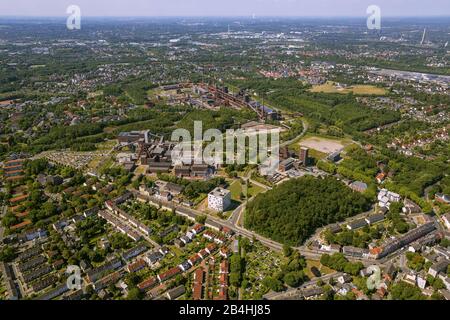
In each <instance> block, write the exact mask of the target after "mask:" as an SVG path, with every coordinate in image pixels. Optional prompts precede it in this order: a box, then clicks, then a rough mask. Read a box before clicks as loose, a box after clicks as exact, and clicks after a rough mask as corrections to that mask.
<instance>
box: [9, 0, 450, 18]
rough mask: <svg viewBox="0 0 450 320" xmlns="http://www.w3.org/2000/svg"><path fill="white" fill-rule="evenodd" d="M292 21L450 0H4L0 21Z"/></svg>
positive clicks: (443, 9)
mask: <svg viewBox="0 0 450 320" xmlns="http://www.w3.org/2000/svg"><path fill="white" fill-rule="evenodd" d="M69 5H78V6H79V7H80V8H81V13H82V15H83V16H86V17H87V16H97V17H99V16H109V17H121V16H127V17H133V16H134V17H137V16H139V17H142V16H149V17H157V16H160V17H161V16H222V17H225V16H256V17H258V16H291V17H339V16H341V17H362V16H367V14H366V9H367V7H368V6H369V5H378V6H379V7H380V8H381V14H382V16H385V17H411V16H450V1H449V0H428V1H426V0H313V1H312V0H1V1H0V16H48V17H50V16H67V14H66V9H67V7H68V6H69Z"/></svg>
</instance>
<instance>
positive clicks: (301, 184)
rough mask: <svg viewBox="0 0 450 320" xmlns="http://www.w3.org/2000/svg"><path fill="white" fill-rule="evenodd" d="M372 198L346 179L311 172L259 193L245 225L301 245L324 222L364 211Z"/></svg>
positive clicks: (251, 204) (262, 233)
mask: <svg viewBox="0 0 450 320" xmlns="http://www.w3.org/2000/svg"><path fill="white" fill-rule="evenodd" d="M368 207H369V202H368V200H367V199H366V198H365V197H364V196H363V195H361V194H358V193H355V192H353V191H352V190H351V189H349V188H348V187H346V186H345V185H344V184H343V183H342V182H340V181H338V180H336V179H334V178H332V177H326V178H323V179H322V178H314V177H310V176H306V177H302V178H299V179H293V180H290V181H287V182H285V183H283V184H281V185H279V186H277V187H275V188H274V189H272V190H270V191H268V192H266V193H264V195H258V196H257V197H256V198H255V199H254V201H252V202H250V203H249V204H248V207H247V213H246V216H245V227H246V228H248V229H251V230H254V231H256V232H258V233H260V234H261V235H264V236H266V237H269V238H271V239H273V240H275V241H278V242H281V243H284V244H288V245H292V246H297V245H300V244H302V243H303V242H304V241H305V240H306V239H307V238H308V237H309V236H310V235H311V234H312V233H313V232H314V231H315V230H316V228H319V227H321V226H324V225H327V224H330V223H334V222H337V221H342V220H344V219H345V218H347V217H350V216H353V215H356V214H358V213H361V212H364V211H366V210H367V209H368Z"/></svg>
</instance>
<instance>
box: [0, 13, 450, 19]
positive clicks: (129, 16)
mask: <svg viewBox="0 0 450 320" xmlns="http://www.w3.org/2000/svg"><path fill="white" fill-rule="evenodd" d="M67 17H68V15H0V18H67ZM82 17H85V18H249V19H261V18H320V19H326V18H364V19H367V17H368V16H366V15H319V16H318V15H306V16H298V15H297V16H294V15H273V16H271V15H259V16H258V15H255V16H253V15H185V16H183V15H146V16H139V15H124V16H121V15H104V16H98V15H82ZM383 18H397V19H398V18H450V15H449V14H442V15H438V14H433V15H431V14H430V15H400V16H399V15H384V16H382V19H383Z"/></svg>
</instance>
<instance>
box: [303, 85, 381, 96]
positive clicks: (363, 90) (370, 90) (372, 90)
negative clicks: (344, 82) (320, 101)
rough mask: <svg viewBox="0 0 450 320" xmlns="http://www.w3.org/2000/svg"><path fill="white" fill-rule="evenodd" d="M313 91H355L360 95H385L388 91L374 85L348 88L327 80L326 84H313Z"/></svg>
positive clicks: (343, 92) (354, 92) (344, 92)
mask: <svg viewBox="0 0 450 320" xmlns="http://www.w3.org/2000/svg"><path fill="white" fill-rule="evenodd" d="M310 91H311V92H322V93H341V94H347V93H353V94H358V95H385V94H386V93H387V91H386V90H385V89H383V88H378V87H375V86H372V85H355V86H351V87H347V88H342V87H338V86H336V85H335V84H334V83H333V82H327V83H325V84H321V85H316V86H313V88H312V89H311V90H310Z"/></svg>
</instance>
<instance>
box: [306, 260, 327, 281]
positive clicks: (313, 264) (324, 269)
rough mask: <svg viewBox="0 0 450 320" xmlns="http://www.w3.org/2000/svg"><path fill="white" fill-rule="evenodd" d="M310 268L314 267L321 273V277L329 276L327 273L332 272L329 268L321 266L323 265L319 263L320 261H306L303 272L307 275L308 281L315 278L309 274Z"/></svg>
mask: <svg viewBox="0 0 450 320" xmlns="http://www.w3.org/2000/svg"><path fill="white" fill-rule="evenodd" d="M312 267H316V268H317V269H318V270H319V271H320V273H322V275H325V274H329V273H332V272H333V270H331V269H330V268H328V267H325V266H323V265H322V264H321V263H320V261H316V260H306V270H305V273H306V275H307V276H308V277H309V278H310V279H313V278H315V276H314V274H313V273H312V272H311V268H312Z"/></svg>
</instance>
